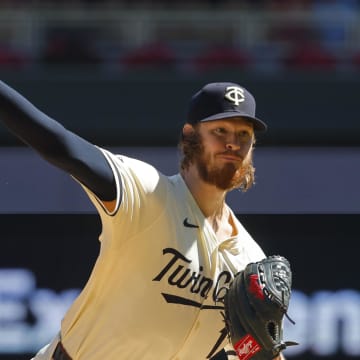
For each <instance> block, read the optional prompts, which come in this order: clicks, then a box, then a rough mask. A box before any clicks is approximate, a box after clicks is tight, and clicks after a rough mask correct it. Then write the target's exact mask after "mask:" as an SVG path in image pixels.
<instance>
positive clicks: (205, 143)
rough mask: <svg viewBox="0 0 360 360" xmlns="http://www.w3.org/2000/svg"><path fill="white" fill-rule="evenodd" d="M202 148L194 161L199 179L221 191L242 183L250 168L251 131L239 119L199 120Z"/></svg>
mask: <svg viewBox="0 0 360 360" xmlns="http://www.w3.org/2000/svg"><path fill="white" fill-rule="evenodd" d="M198 131H199V135H200V138H201V145H202V146H201V148H200V149H199V152H198V153H197V154H196V155H195V157H194V163H195V165H196V166H197V168H198V172H199V174H200V177H201V178H202V180H204V181H205V182H207V183H209V184H214V185H216V186H217V187H218V188H220V189H223V190H231V189H234V188H237V187H239V186H241V185H242V183H243V181H244V176H246V174H247V173H248V171H249V167H251V168H252V149H253V143H254V130H253V126H252V124H251V123H250V122H249V121H247V120H245V119H242V118H238V119H231V120H226V119H224V120H216V121H208V122H204V123H201V124H200V125H199V128H198Z"/></svg>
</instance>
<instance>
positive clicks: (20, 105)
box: [0, 81, 116, 202]
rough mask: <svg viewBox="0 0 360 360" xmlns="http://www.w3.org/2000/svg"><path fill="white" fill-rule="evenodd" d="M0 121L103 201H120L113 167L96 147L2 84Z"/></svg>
mask: <svg viewBox="0 0 360 360" xmlns="http://www.w3.org/2000/svg"><path fill="white" fill-rule="evenodd" d="M0 120H1V121H2V122H3V123H4V124H5V125H6V126H7V128H8V129H9V130H10V131H11V132H13V133H14V134H15V135H16V136H17V137H19V138H20V139H21V140H22V141H23V142H24V143H26V144H27V145H29V146H30V147H32V148H33V149H35V150H36V151H37V152H38V153H39V154H40V155H41V156H42V157H44V158H45V159H46V160H47V161H49V162H50V163H51V164H53V165H55V166H57V167H58V168H60V169H62V170H64V171H66V172H68V173H69V174H71V175H72V176H74V177H75V178H76V179H77V180H79V181H80V182H81V183H83V184H84V185H85V186H87V187H88V188H89V189H90V190H91V191H92V192H93V193H94V194H95V195H96V196H97V197H98V198H99V199H101V200H103V201H105V202H106V201H112V200H114V199H115V198H116V185H115V179H114V175H113V173H112V170H111V168H110V165H109V164H108V162H107V161H106V159H105V157H104V155H103V154H102V152H101V151H100V150H99V149H98V148H97V147H96V146H94V145H93V144H91V143H89V142H88V141H86V140H84V139H83V138H81V137H79V136H78V135H76V134H74V133H73V132H71V131H69V130H67V129H66V128H64V127H63V126H62V125H61V124H59V123H58V122H56V121H55V120H53V119H52V118H50V117H49V116H47V115H46V114H44V113H43V112H42V111H40V110H39V109H38V108H36V107H35V106H34V105H32V104H31V103H30V102H29V101H28V100H27V99H25V98H24V97H23V96H22V95H20V94H19V93H18V92H17V91H15V90H14V89H12V88H11V87H10V86H8V85H6V84H5V83H4V82H2V81H0Z"/></svg>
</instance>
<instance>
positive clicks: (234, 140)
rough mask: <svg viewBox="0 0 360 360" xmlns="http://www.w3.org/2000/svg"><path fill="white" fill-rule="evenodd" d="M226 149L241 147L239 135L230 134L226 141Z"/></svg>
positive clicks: (235, 149) (234, 149) (232, 149)
mask: <svg viewBox="0 0 360 360" xmlns="http://www.w3.org/2000/svg"><path fill="white" fill-rule="evenodd" d="M226 149H227V150H231V151H237V150H239V149H240V141H239V139H238V137H237V136H235V135H233V136H229V137H228V138H227V141H226Z"/></svg>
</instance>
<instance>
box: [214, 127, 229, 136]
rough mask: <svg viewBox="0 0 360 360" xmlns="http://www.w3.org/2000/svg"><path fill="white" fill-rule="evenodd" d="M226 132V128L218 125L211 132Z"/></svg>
mask: <svg viewBox="0 0 360 360" xmlns="http://www.w3.org/2000/svg"><path fill="white" fill-rule="evenodd" d="M226 132H227V131H226V129H225V128H223V127H218V128H215V129H214V130H213V133H214V134H216V135H224V134H226Z"/></svg>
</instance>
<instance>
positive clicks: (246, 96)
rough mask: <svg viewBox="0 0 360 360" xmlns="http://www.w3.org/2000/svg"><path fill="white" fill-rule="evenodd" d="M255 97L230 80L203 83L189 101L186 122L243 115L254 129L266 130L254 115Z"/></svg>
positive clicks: (264, 125)
mask: <svg viewBox="0 0 360 360" xmlns="http://www.w3.org/2000/svg"><path fill="white" fill-rule="evenodd" d="M255 108H256V103H255V98H254V97H253V96H252V95H251V94H250V92H249V91H248V90H246V89H245V88H244V87H242V86H240V85H238V84H235V83H232V82H215V83H210V84H207V85H205V86H204V87H203V88H202V89H201V90H199V91H198V92H197V93H196V94H195V95H194V96H193V97H192V98H191V101H190V105H189V109H188V117H187V122H188V123H189V124H193V125H194V124H196V123H199V122H203V121H211V120H220V119H231V118H234V117H239V116H241V117H244V118H247V119H249V120H250V121H251V122H252V123H253V125H254V130H256V131H266V129H267V125H266V124H265V123H264V122H263V121H262V120H260V119H258V118H257V117H255Z"/></svg>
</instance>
